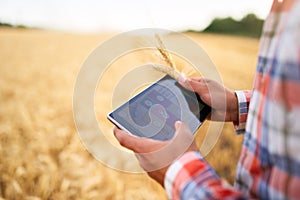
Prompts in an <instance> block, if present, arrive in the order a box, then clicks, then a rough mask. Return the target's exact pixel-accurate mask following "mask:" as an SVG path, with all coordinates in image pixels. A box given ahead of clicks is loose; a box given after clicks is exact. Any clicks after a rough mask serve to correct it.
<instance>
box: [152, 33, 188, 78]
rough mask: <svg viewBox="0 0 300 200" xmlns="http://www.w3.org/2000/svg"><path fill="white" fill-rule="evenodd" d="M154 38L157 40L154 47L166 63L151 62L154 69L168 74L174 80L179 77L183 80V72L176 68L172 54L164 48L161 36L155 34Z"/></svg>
mask: <svg viewBox="0 0 300 200" xmlns="http://www.w3.org/2000/svg"><path fill="white" fill-rule="evenodd" d="M155 38H156V40H157V42H158V46H157V47H156V49H157V50H158V52H159V53H160V55H161V58H162V60H163V61H164V62H165V63H166V64H167V66H163V65H155V64H153V67H154V69H156V70H158V71H160V72H163V73H165V74H168V75H170V76H171V77H173V78H174V79H176V80H178V79H179V78H181V79H182V80H185V76H184V74H183V73H180V72H179V71H178V70H177V67H176V65H175V62H174V61H173V59H172V56H171V55H170V54H169V52H168V50H167V49H166V46H165V44H164V42H163V40H162V39H161V37H160V36H159V35H158V34H155Z"/></svg>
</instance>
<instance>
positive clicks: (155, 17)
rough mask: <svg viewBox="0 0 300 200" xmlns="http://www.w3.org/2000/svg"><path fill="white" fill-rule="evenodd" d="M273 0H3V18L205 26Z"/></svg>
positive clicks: (109, 26) (97, 27)
mask: <svg viewBox="0 0 300 200" xmlns="http://www.w3.org/2000/svg"><path fill="white" fill-rule="evenodd" d="M271 4H272V0H205V1H204V0H0V22H2V23H11V24H14V25H25V26H30V27H37V28H45V29H53V30H62V31H70V32H103V31H106V32H109V31H129V30H133V29H139V28H151V27H153V28H164V29H169V30H174V31H180V30H187V29H194V30H201V29H203V28H205V27H206V26H207V25H208V24H209V23H210V22H211V20H213V19H214V18H216V17H227V16H231V17H233V18H235V19H240V18H242V17H243V16H244V15H246V14H247V13H255V14H256V15H258V16H259V17H260V18H262V19H265V17H266V16H267V14H268V12H269V10H270V7H271Z"/></svg>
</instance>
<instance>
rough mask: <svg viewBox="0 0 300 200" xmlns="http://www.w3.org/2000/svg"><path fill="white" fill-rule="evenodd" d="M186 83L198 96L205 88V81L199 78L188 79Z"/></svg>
mask: <svg viewBox="0 0 300 200" xmlns="http://www.w3.org/2000/svg"><path fill="white" fill-rule="evenodd" d="M186 85H188V87H189V88H191V90H192V91H194V92H197V93H198V94H199V95H200V96H201V95H202V93H203V92H204V91H206V90H205V89H206V88H207V85H206V82H205V81H203V80H202V81H199V80H193V79H188V80H187V81H186Z"/></svg>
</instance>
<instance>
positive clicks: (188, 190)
mask: <svg viewBox="0 0 300 200" xmlns="http://www.w3.org/2000/svg"><path fill="white" fill-rule="evenodd" d="M164 185H165V189H166V191H167V193H168V196H169V198H170V199H173V200H176V199H245V198H244V196H243V194H242V193H241V192H240V191H237V190H234V189H233V188H231V187H228V186H225V185H224V184H223V183H222V181H221V180H220V178H219V177H218V175H217V174H216V173H215V171H214V170H213V169H212V168H211V167H210V166H209V164H208V163H207V162H206V161H205V160H204V159H203V157H202V156H201V155H200V154H199V153H198V152H188V153H186V154H184V155H183V156H182V157H181V158H180V159H178V160H177V161H176V162H174V163H173V164H172V165H171V166H170V167H169V169H168V171H167V173H166V177H165V184H164Z"/></svg>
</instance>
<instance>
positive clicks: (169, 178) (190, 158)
mask: <svg viewBox="0 0 300 200" xmlns="http://www.w3.org/2000/svg"><path fill="white" fill-rule="evenodd" d="M202 159H203V157H202V156H201V155H200V153H199V152H196V151H191V152H187V153H185V154H184V155H183V156H182V157H180V158H179V159H178V160H176V161H175V162H174V163H173V164H172V165H171V166H170V167H169V168H168V170H167V172H166V176H165V181H164V186H165V190H166V193H167V195H168V198H169V199H180V193H181V190H182V189H183V188H184V187H185V186H186V184H188V183H189V181H190V180H191V179H192V178H193V172H196V171H198V170H199V167H198V166H197V165H194V167H195V169H191V168H190V167H191V166H193V163H194V162H201V160H202ZM187 166H188V167H189V168H188V169H187ZM192 168H193V167H192Z"/></svg>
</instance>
